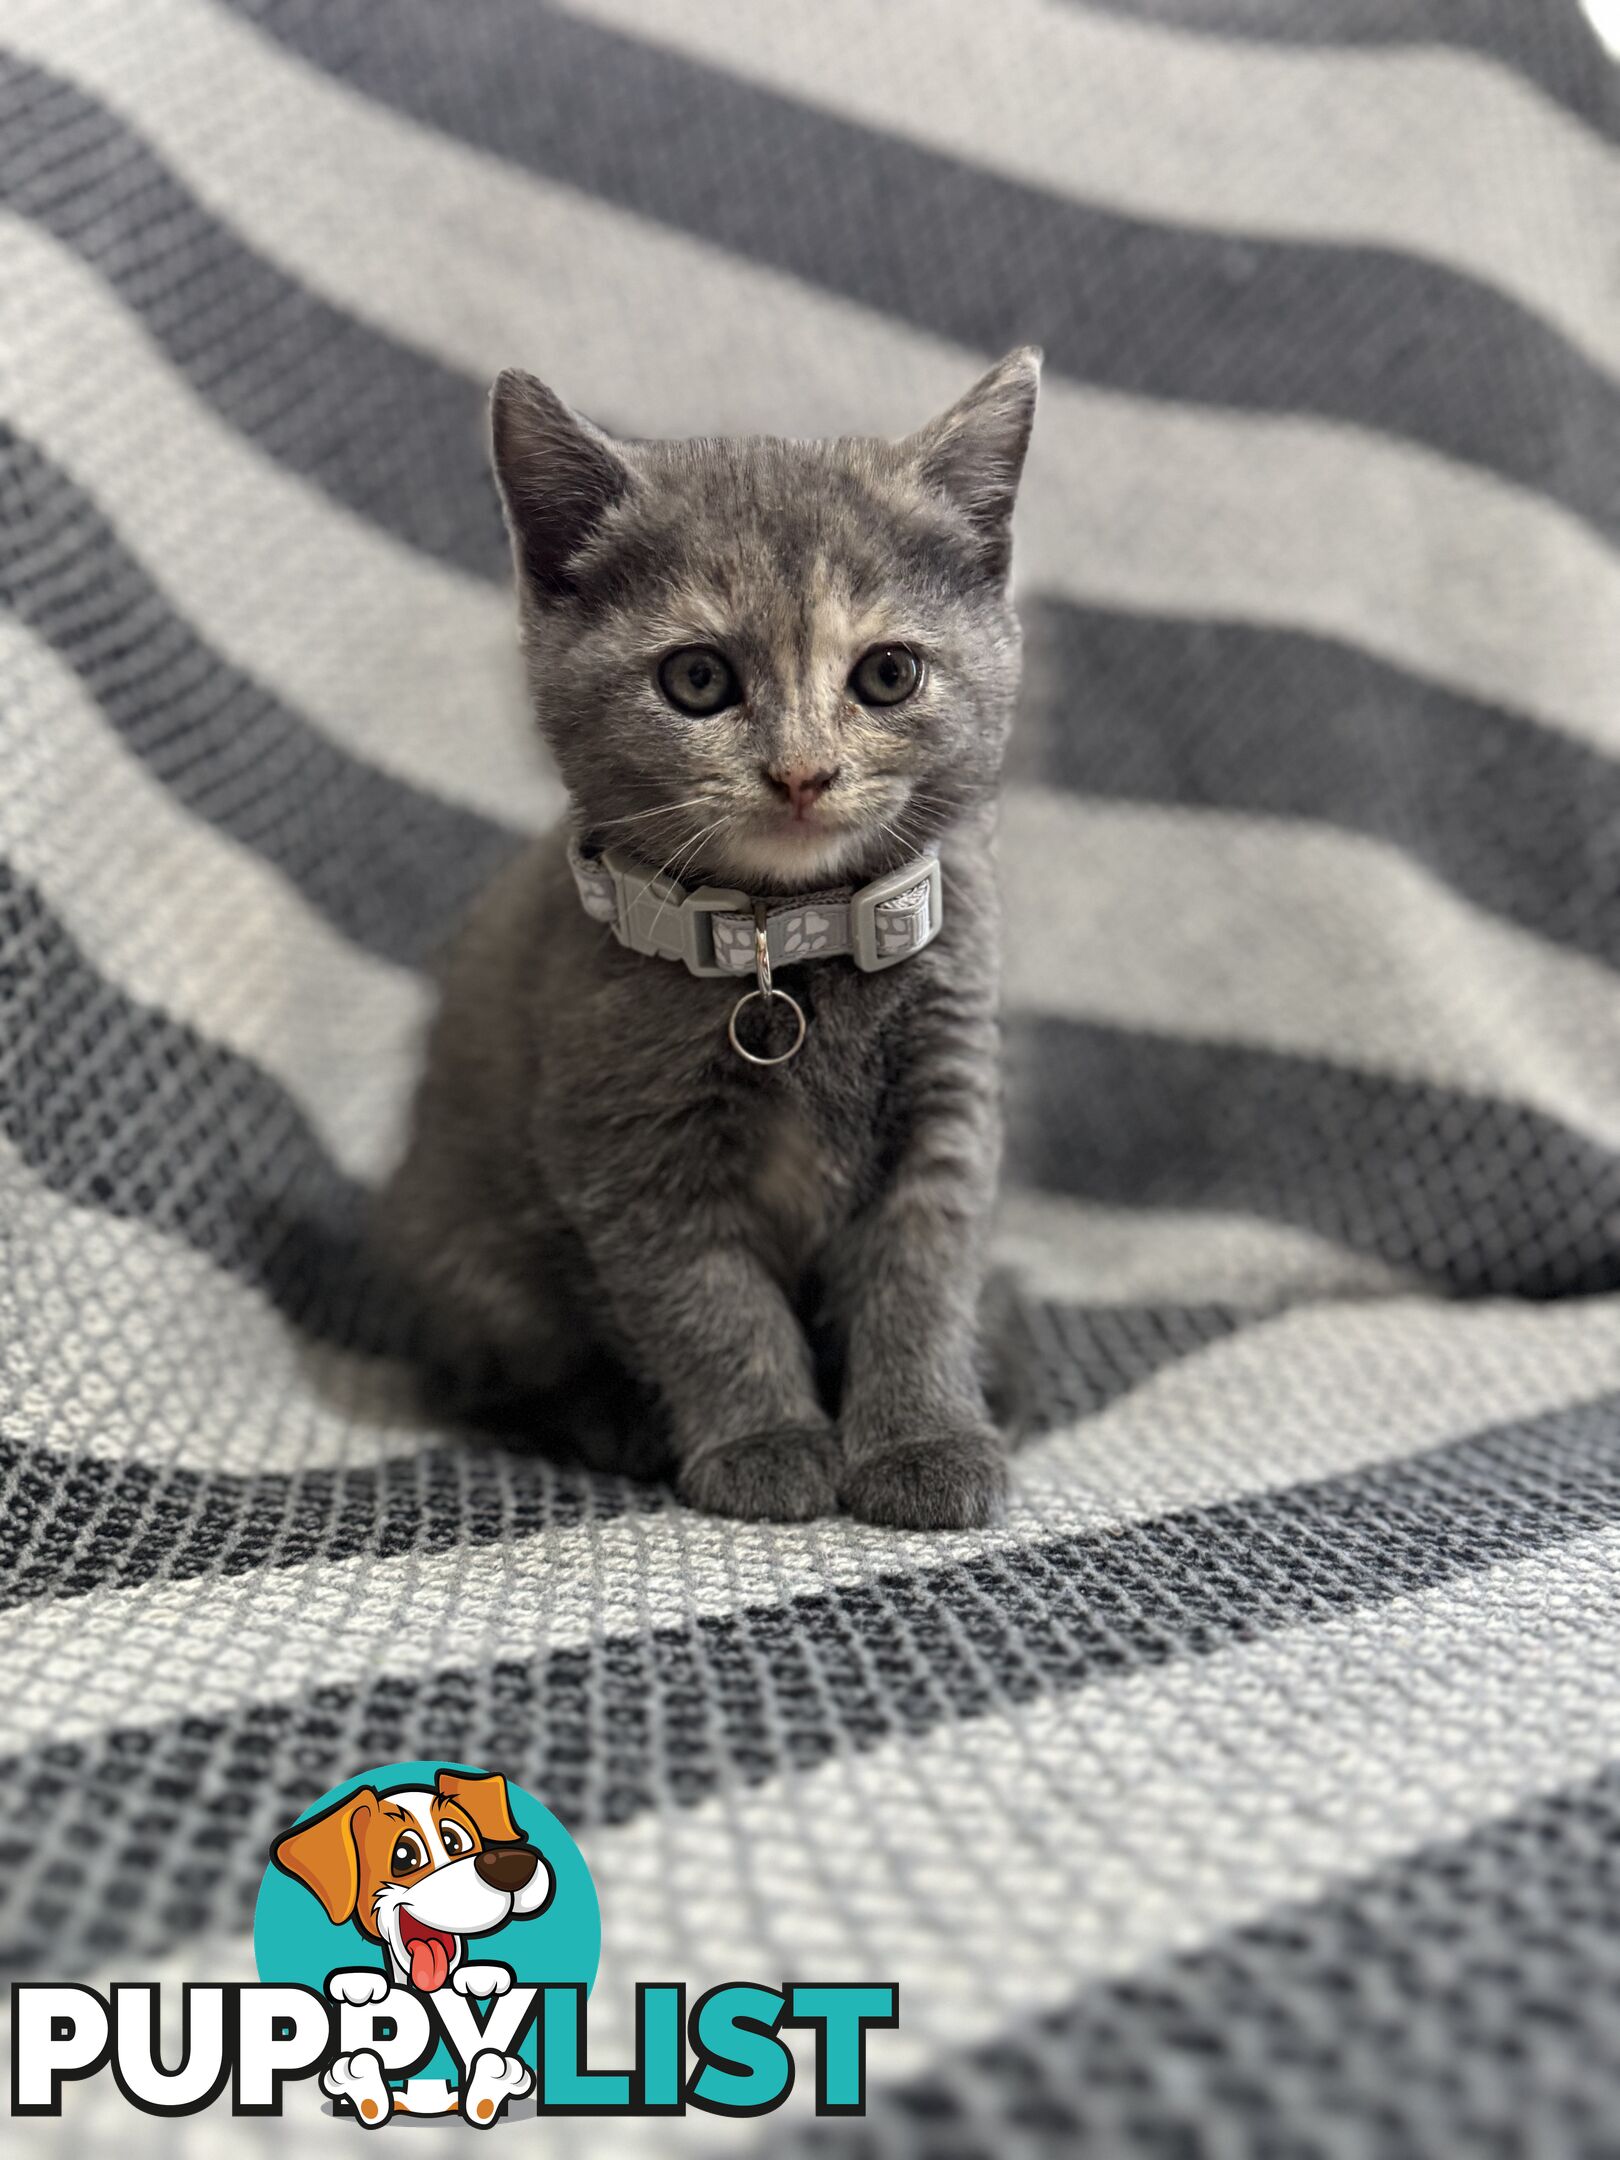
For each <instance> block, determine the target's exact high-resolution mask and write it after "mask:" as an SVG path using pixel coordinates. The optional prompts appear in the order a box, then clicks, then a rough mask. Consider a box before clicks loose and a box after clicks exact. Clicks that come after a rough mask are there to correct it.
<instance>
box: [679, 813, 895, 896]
mask: <svg viewBox="0 0 1620 2160" xmlns="http://www.w3.org/2000/svg"><path fill="white" fill-rule="evenodd" d="M874 852H876V850H875V844H874V841H873V838H872V835H871V834H870V833H867V832H862V831H861V830H860V829H859V828H858V827H854V828H852V827H848V826H846V827H844V828H842V829H841V830H840V829H837V828H831V827H829V828H826V829H822V830H817V829H816V828H815V827H809V828H807V829H805V830H803V831H795V830H794V829H793V828H792V827H790V826H781V827H778V828H777V829H776V830H775V831H772V832H768V833H767V832H759V833H738V834H735V835H732V836H730V837H728V839H727V841H726V851H725V865H724V870H723V874H722V875H721V876H720V877H717V878H716V880H715V882H716V883H722V882H723V883H726V884H731V885H740V886H745V887H747V888H749V889H750V890H762V891H782V892H815V891H818V890H820V889H822V888H824V887H826V886H829V885H845V884H849V883H850V882H852V881H858V880H859V879H861V878H863V877H865V876H867V875H869V874H871V873H870V872H869V870H868V869H867V867H866V866H867V865H868V864H869V863H870V861H871V859H872V857H873V855H874Z"/></svg>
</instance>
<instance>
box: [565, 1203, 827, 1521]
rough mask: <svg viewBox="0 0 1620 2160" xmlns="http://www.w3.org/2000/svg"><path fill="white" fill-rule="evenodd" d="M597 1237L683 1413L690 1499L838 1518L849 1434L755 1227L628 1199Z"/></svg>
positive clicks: (641, 1352)
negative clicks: (827, 1398) (842, 1438)
mask: <svg viewBox="0 0 1620 2160" xmlns="http://www.w3.org/2000/svg"><path fill="white" fill-rule="evenodd" d="M587 1243H588V1245H589V1247H590V1251H591V1257H592V1261H593V1263H594V1267H595V1272H596V1276H597V1279H598V1281H599V1282H600V1283H601V1285H602V1286H603V1289H604V1293H605V1295H606V1297H607V1299H608V1302H609V1304H610V1305H611V1307H612V1308H613V1318H614V1320H615V1323H616V1326H617V1330H618V1332H619V1333H620V1334H621V1335H622V1336H623V1337H624V1339H625V1340H626V1341H627V1342H629V1343H630V1344H632V1345H633V1346H634V1353H635V1359H636V1363H637V1364H638V1366H639V1367H640V1369H641V1370H642V1372H643V1373H644V1374H645V1376H646V1377H647V1378H648V1379H649V1380H650V1381H651V1382H652V1383H653V1384H654V1385H655V1386H656V1387H657V1389H658V1392H659V1394H660V1396H661V1397H662V1399H663V1402H664V1405H665V1407H666V1409H667V1411H668V1413H669V1419H670V1425H671V1429H672V1439H673V1446H674V1451H675V1457H676V1462H677V1465H678V1469H677V1476H676V1485H677V1488H678V1490H679V1492H680V1495H681V1498H682V1499H683V1500H685V1501H687V1502H688V1503H689V1504H690V1505H691V1506H693V1507H698V1508H704V1509H706V1510H708V1511H709V1512H710V1513H712V1514H716V1515H740V1516H748V1517H756V1518H758V1517H763V1518H769V1519H774V1520H777V1521H782V1522H802V1521H806V1520H808V1519H809V1518H810V1517H812V1516H815V1515H825V1514H828V1513H830V1512H831V1510H832V1509H833V1508H834V1506H835V1505H836V1504H837V1498H838V1472H839V1462H840V1457H839V1448H838V1434H837V1430H836V1428H835V1427H834V1425H833V1423H832V1420H831V1419H830V1418H829V1417H828V1416H827V1414H826V1412H825V1410H823V1408H822V1406H821V1402H820V1399H819V1397H818V1396H817V1393H816V1388H815V1380H814V1375H813V1372H812V1367H811V1357H810V1350H809V1345H808V1344H807V1343H806V1341H805V1337H804V1331H803V1329H802V1328H801V1327H800V1325H799V1322H798V1319H797V1317H796V1315H795V1314H794V1312H793V1310H792V1307H791V1306H790V1305H789V1304H788V1301H787V1299H786V1297H785V1296H784V1295H783V1293H782V1290H781V1288H780V1286H779V1285H778V1284H777V1282H776V1281H775V1279H774V1277H772V1276H771V1275H770V1274H769V1273H768V1272H767V1270H766V1269H765V1267H764V1266H763V1265H762V1264H761V1262H760V1261H759V1260H758V1259H757V1258H756V1257H755V1255H754V1253H753V1252H752V1251H751V1250H750V1249H749V1247H748V1245H747V1243H746V1240H745V1238H744V1236H743V1228H742V1224H741V1222H740V1221H739V1220H736V1219H733V1218H732V1217H730V1216H729V1215H728V1214H727V1213H726V1212H725V1211H724V1210H721V1209H716V1208H713V1207H709V1208H702V1209H695V1208H685V1209H683V1208H681V1207H679V1206H678V1205H676V1206H674V1207H669V1208H657V1207H648V1206H647V1205H645V1203H644V1202H629V1201H627V1202H626V1204H625V1205H624V1206H623V1208H622V1209H621V1210H619V1211H616V1212H615V1213H614V1214H613V1215H612V1217H611V1218H606V1219H599V1220H598V1221H597V1222H596V1223H595V1224H593V1225H591V1226H590V1227H589V1229H588V1230H587Z"/></svg>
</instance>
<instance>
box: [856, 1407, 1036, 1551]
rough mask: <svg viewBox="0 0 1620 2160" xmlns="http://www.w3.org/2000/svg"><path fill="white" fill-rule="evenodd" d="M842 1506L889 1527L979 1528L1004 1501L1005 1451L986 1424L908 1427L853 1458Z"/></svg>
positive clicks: (993, 1518)
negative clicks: (876, 1450)
mask: <svg viewBox="0 0 1620 2160" xmlns="http://www.w3.org/2000/svg"><path fill="white" fill-rule="evenodd" d="M843 1498H844V1505H845V1506H846V1507H847V1508H848V1509H849V1511H850V1513H851V1514H852V1515H858V1516H859V1517H860V1519H861V1520H862V1522H870V1523H884V1524H887V1525H888V1527H889V1528H890V1529H894V1530H978V1529H981V1528H982V1527H983V1526H984V1524H986V1523H991V1522H994V1521H996V1519H997V1518H998V1517H999V1516H1000V1514H1001V1513H1002V1511H1003V1509H1004V1508H1005V1506H1006V1504H1007V1450H1006V1444H1005V1442H1004V1441H1003V1440H1002V1437H1001V1435H1000V1433H998V1432H996V1431H995V1430H994V1429H993V1428H992V1427H991V1426H989V1425H961V1426H956V1427H952V1428H947V1429H946V1430H944V1431H940V1432H924V1433H916V1434H913V1435H912V1436H911V1437H910V1438H908V1439H905V1440H900V1441H897V1442H896V1443H895V1444H894V1446H893V1447H891V1448H886V1449H885V1450H884V1451H883V1452H882V1453H881V1454H878V1455H870V1456H868V1457H867V1458H866V1459H865V1460H864V1461H862V1462H858V1463H856V1464H855V1465H854V1466H853V1468H852V1469H851V1470H850V1471H849V1473H848V1475H847V1476H846V1477H845V1479H844V1492H843Z"/></svg>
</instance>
